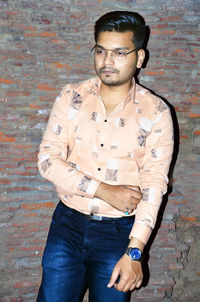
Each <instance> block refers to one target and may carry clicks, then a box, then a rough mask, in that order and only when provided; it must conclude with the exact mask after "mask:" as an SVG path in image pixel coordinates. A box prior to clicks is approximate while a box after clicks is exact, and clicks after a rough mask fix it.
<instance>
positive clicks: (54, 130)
mask: <svg viewBox="0 0 200 302" xmlns="http://www.w3.org/2000/svg"><path fill="white" fill-rule="evenodd" d="M71 94H72V93H71V92H70V87H69V86H68V85H67V86H65V87H64V88H63V90H62V92H61V94H60V95H59V96H58V97H57V98H56V100H55V102H54V105H53V108H52V110H51V114H50V117H49V121H48V125H47V128H46V130H45V133H44V136H43V140H42V143H41V145H40V151H39V155H38V168H39V171H40V174H41V175H42V176H43V177H44V178H46V179H47V180H49V181H50V182H52V183H53V184H54V185H55V186H56V187H57V190H58V191H59V192H60V193H62V194H77V195H82V196H85V197H89V198H93V196H94V193H95V191H96V189H97V187H98V185H99V183H100V182H99V181H98V180H97V179H95V178H93V177H91V176H88V175H87V174H84V173H82V172H81V171H79V170H78V167H76V166H75V165H74V164H73V163H72V164H71V165H70V164H68V163H67V158H68V156H69V153H70V150H69V138H68V117H69V111H70V110H71V111H73V108H72V107H70V100H71V97H72V95H71ZM73 112H75V110H74V111H73Z"/></svg>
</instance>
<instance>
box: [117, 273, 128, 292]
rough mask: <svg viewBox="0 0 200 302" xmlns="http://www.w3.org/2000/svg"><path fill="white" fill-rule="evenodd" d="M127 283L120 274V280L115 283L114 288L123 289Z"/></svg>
mask: <svg viewBox="0 0 200 302" xmlns="http://www.w3.org/2000/svg"><path fill="white" fill-rule="evenodd" d="M128 284H129V283H127V279H125V278H123V277H122V276H120V281H119V282H118V283H115V285H114V286H115V289H116V290H119V291H121V292H122V291H124V289H125V288H126V287H127V285H128Z"/></svg>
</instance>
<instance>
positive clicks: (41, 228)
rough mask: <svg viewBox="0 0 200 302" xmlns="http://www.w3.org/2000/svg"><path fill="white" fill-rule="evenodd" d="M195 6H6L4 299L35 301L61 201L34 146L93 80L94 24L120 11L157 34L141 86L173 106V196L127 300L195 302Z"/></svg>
mask: <svg viewBox="0 0 200 302" xmlns="http://www.w3.org/2000/svg"><path fill="white" fill-rule="evenodd" d="M199 6H200V1H199V0H193V1H192V0H175V1H172V0H148V1H147V0H145V1H143V0H140V1H139V0H138V1H137V0H135V1H134V0H132V1H130V0H121V1H120V0H117V1H116V0H115V1H104V0H99V1H97V0H88V1H84V0H82V1H81V0H73V1H69V0H52V1H50V0H42V1H39V0H13V1H11V0H10V1H9V0H0V60H1V61H0V62H1V64H0V87H1V89H0V104H1V109H0V112H1V130H0V150H1V155H0V156H1V163H0V172H1V174H0V188H1V203H0V236H1V238H0V240H1V245H0V255H1V261H0V270H1V271H0V302H21V301H29V302H32V301H35V298H36V292H37V289H38V286H39V282H40V278H41V268H40V261H41V256H42V251H43V247H44V244H45V240H46V235H47V231H48V226H49V222H50V217H51V214H52V211H53V208H54V207H55V204H56V202H57V198H56V194H55V192H54V188H53V186H52V185H51V184H50V183H47V182H46V181H44V180H43V179H42V178H41V177H40V176H39V174H38V170H37V164H36V161H37V153H38V146H39V143H40V141H41V136H42V133H43V130H44V128H45V125H46V122H47V119H48V115H49V112H50V108H51V106H52V103H53V100H54V98H55V97H56V95H57V94H58V92H59V91H60V89H61V87H62V86H63V85H64V84H66V83H67V82H73V81H77V80H82V79H87V78H89V77H90V76H91V75H94V71H93V66H92V57H91V54H90V48H91V47H92V45H93V24H94V21H95V20H96V19H97V18H98V17H99V16H101V15H102V14H103V13H105V12H107V11H111V10H117V9H122V10H133V11H138V12H139V13H141V14H142V15H143V16H144V17H145V19H146V21H147V23H148V24H149V25H150V27H151V37H150V41H149V52H150V57H149V61H148V64H147V66H146V68H145V69H143V70H142V71H141V73H140V75H139V79H140V83H141V84H142V85H144V86H146V87H149V88H151V89H152V90H154V91H155V92H156V93H157V94H159V95H161V96H162V97H163V98H164V99H166V100H167V101H168V102H169V103H170V104H171V107H172V112H173V116H174V124H175V128H176V131H175V136H176V150H175V155H174V163H175V159H176V157H177V161H176V165H175V168H174V169H172V171H173V176H172V179H171V185H172V192H171V194H170V195H169V198H168V202H166V201H165V200H164V202H163V206H162V208H161V211H160V215H159V217H160V219H159V221H158V224H157V228H156V229H155V231H154V233H153V236H152V238H151V240H150V242H149V245H148V248H147V251H146V253H147V254H149V262H148V264H146V263H145V264H144V270H145V276H146V277H145V283H144V287H143V288H142V289H141V290H139V291H136V292H134V293H133V294H132V299H131V301H136V302H144V301H145V302H156V301H165V302H167V301H168V302H170V301H178V302H179V301H182V302H188V301H190V302H197V301H199V296H200V286H199V285H200V282H199V276H200V268H199V263H200V254H199V250H200V240H199V232H198V231H199V225H200V218H199V210H200V206H199V201H200V200H199V195H200V186H199V180H200V168H199V167H200V106H199V81H198V79H199V66H198V61H199V60H198V59H199V53H200V48H199V47H198V46H199V44H198V39H199V34H198V30H199V19H200V17H199V10H198V9H199ZM175 112H176V114H175ZM178 124H179V129H178V126H177V125H178ZM178 149H179V153H178ZM177 154H178V156H177ZM161 220H162V222H161ZM150 247H151V249H150ZM85 300H87V298H85Z"/></svg>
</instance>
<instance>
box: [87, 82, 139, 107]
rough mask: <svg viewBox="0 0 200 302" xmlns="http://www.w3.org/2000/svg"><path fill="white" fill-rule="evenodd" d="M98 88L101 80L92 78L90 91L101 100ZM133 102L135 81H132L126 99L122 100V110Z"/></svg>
mask: <svg viewBox="0 0 200 302" xmlns="http://www.w3.org/2000/svg"><path fill="white" fill-rule="evenodd" d="M100 87H101V80H100V79H99V78H94V79H93V81H92V85H91V88H90V91H91V92H92V93H93V94H95V95H97V96H98V97H99V98H101V95H100ZM130 101H132V102H135V79H134V78H133V79H132V87H131V89H130V90H129V93H128V96H127V98H126V99H125V100H124V108H125V106H126V105H127V104H128V103H129V102H130Z"/></svg>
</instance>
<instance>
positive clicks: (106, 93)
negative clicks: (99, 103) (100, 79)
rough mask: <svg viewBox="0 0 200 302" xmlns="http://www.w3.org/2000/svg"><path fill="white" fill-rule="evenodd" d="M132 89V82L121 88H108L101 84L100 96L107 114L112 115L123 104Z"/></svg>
mask: <svg viewBox="0 0 200 302" xmlns="http://www.w3.org/2000/svg"><path fill="white" fill-rule="evenodd" d="M131 87H132V82H130V83H125V84H123V85H119V86H108V85H105V84H103V83H101V86H100V94H101V98H102V100H103V102H104V105H105V109H106V112H107V114H109V113H111V112H112V111H113V110H114V109H115V107H117V105H119V104H120V103H121V102H123V101H124V100H125V99H126V98H127V96H128V94H129V91H130V89H131Z"/></svg>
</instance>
